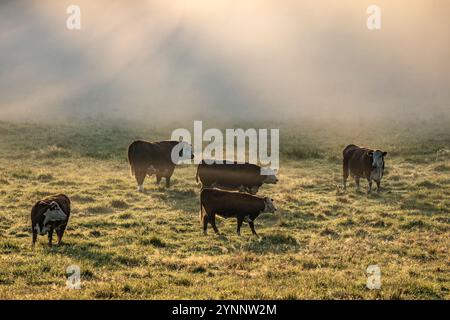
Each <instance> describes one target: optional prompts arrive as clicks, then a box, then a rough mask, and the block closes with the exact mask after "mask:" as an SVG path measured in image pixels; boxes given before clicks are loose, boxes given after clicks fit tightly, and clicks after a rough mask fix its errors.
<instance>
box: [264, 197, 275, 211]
mask: <svg viewBox="0 0 450 320" xmlns="http://www.w3.org/2000/svg"><path fill="white" fill-rule="evenodd" d="M275 211H277V208H276V207H275V205H274V204H273V199H271V198H269V197H265V198H264V210H263V212H270V213H273V212H275Z"/></svg>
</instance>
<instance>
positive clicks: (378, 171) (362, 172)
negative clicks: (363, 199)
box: [342, 144, 387, 193]
mask: <svg viewBox="0 0 450 320" xmlns="http://www.w3.org/2000/svg"><path fill="white" fill-rule="evenodd" d="M342 153H343V158H344V159H343V178H344V179H343V180H344V189H345V188H346V184H347V178H348V176H349V174H350V175H351V176H352V177H354V179H355V183H356V189H357V190H359V179H360V178H365V179H367V182H368V183H369V188H368V190H367V192H368V193H370V192H371V191H372V180H373V181H375V182H376V184H377V192H379V191H380V184H381V178H382V177H383V174H384V157H385V156H386V154H387V152H383V151H380V150H372V149H368V148H361V147H358V146H356V145H354V144H351V145H348V146H347V147H345V149H344V150H343V152H342Z"/></svg>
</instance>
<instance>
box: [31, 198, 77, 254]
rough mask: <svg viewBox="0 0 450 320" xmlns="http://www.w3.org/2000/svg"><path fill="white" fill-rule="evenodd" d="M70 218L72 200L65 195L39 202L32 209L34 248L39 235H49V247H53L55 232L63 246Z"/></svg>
mask: <svg viewBox="0 0 450 320" xmlns="http://www.w3.org/2000/svg"><path fill="white" fill-rule="evenodd" d="M69 217H70V199H69V197H67V196H66V195H64V194H58V195H54V196H50V197H47V198H45V199H42V200H39V201H37V202H36V203H35V205H34V206H33V208H32V209H31V230H32V233H33V242H32V247H33V248H34V246H35V244H36V240H37V236H38V234H40V235H41V236H42V235H45V234H47V235H48V245H49V246H52V238H53V231H54V230H55V231H56V235H57V236H58V245H60V244H61V241H62V237H63V235H64V231H65V230H66V227H67V223H68V222H69Z"/></svg>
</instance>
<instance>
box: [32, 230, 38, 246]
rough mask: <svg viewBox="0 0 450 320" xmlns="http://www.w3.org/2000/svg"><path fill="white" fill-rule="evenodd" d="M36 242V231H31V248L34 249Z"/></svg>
mask: <svg viewBox="0 0 450 320" xmlns="http://www.w3.org/2000/svg"><path fill="white" fill-rule="evenodd" d="M36 240H37V231H36V230H34V229H33V241H32V242H31V247H32V248H34V246H35V244H36Z"/></svg>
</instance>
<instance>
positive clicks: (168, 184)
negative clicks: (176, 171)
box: [166, 176, 170, 188]
mask: <svg viewBox="0 0 450 320" xmlns="http://www.w3.org/2000/svg"><path fill="white" fill-rule="evenodd" d="M166 188H170V176H166Z"/></svg>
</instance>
